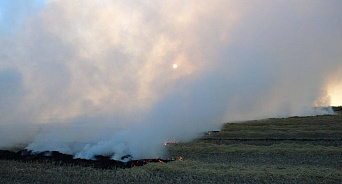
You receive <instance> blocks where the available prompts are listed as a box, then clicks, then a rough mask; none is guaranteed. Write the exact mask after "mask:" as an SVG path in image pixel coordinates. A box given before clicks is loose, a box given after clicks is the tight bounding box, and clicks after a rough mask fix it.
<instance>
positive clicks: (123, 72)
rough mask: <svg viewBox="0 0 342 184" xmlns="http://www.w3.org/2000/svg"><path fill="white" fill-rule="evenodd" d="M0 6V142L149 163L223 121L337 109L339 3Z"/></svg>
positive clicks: (101, 0)
mask: <svg viewBox="0 0 342 184" xmlns="http://www.w3.org/2000/svg"><path fill="white" fill-rule="evenodd" d="M0 5H1V6H0V7H1V9H0V12H1V14H0V17H1V18H0V20H1V21H0V24H1V30H0V91H1V93H0V104H2V105H1V106H0V119H1V122H0V126H1V134H0V148H4V147H13V146H16V145H25V146H26V148H27V149H30V150H34V151H45V150H51V151H60V152H63V153H68V154H73V155H74V156H75V157H77V158H93V156H94V155H97V154H102V155H111V156H112V157H113V159H117V160H120V158H121V156H123V155H127V154H130V155H132V156H133V157H134V158H155V157H157V156H161V155H163V153H164V152H163V151H164V149H163V143H164V142H165V141H168V140H173V139H176V140H177V141H189V140H192V139H194V138H196V137H198V136H200V135H202V133H203V132H205V131H208V130H217V129H220V127H221V126H222V124H223V123H227V122H237V121H244V120H252V119H264V118H270V117H290V116H309V115H322V114H333V111H332V109H331V108H325V107H327V106H330V105H342V101H341V100H342V99H341V88H342V86H341V84H342V81H341V80H342V76H341V73H342V72H341V71H342V61H341V58H342V52H341V50H342V42H341V40H342V31H341V30H342V22H341V21H340V17H342V2H341V1H339V0H336V1H333V0H331V1H320V0H310V1H309V0H308V1H306V0H303V1H294V0H288V1H271V0H259V1H248V0H242V1H241V0H213V1H210V4H208V1H206V0H193V1H189V0H179V1H168V0H148V1H133V0H131V1H127V0H126V1H125V0H117V1H110V0H83V1H79V0H68V1H63V0H50V1H46V2H44V1H24V0H22V1H20V0H18V1H10V0H8V1H4V0H1V1H0ZM175 64H176V65H177V67H174V65H175Z"/></svg>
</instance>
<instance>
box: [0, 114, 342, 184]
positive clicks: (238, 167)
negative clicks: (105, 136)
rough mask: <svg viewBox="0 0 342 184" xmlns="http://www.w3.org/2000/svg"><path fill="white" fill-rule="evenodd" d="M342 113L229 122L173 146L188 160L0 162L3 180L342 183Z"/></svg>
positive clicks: (171, 151) (173, 150)
mask: <svg viewBox="0 0 342 184" xmlns="http://www.w3.org/2000/svg"><path fill="white" fill-rule="evenodd" d="M341 125H342V115H341V114H339V115H334V116H316V117H304V118H287V119H268V120H261V121H248V122H244V123H231V124H226V125H225V126H224V127H223V128H222V131H221V132H218V133H212V134H211V135H207V136H204V137H203V138H202V139H200V140H196V141H193V142H190V143H180V144H169V145H167V149H168V150H169V154H170V156H174V157H179V156H183V158H184V161H175V162H169V163H150V164H147V165H145V166H143V167H135V168H132V169H118V170H100V169H94V168H89V167H80V166H59V165H58V164H53V163H37V162H31V163H20V162H16V161H5V160H0V183H128V182H135V183H342V171H341V170H342V141H341V138H342V135H341V134H342V126H341Z"/></svg>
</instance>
